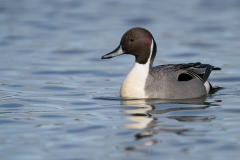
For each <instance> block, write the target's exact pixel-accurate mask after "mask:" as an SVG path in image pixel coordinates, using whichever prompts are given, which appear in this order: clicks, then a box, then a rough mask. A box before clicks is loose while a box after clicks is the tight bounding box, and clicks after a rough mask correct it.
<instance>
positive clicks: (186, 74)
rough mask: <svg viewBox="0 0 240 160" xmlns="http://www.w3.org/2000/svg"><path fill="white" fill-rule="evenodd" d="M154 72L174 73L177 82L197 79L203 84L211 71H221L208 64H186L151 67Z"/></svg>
mask: <svg viewBox="0 0 240 160" xmlns="http://www.w3.org/2000/svg"><path fill="white" fill-rule="evenodd" d="M152 70H153V71H154V72H159V71H160V70H161V72H169V73H172V72H175V73H176V74H177V76H178V81H189V80H191V79H194V78H196V79H199V80H201V81H202V82H203V83H205V82H206V81H207V79H208V77H209V75H210V73H211V72H212V70H221V68H218V67H214V66H212V65H210V64H201V63H199V62H197V63H187V64H168V65H161V66H156V67H153V68H152Z"/></svg>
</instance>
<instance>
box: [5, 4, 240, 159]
mask: <svg viewBox="0 0 240 160" xmlns="http://www.w3.org/2000/svg"><path fill="white" fill-rule="evenodd" d="M0 24H1V25H0V75H1V76H0V97H1V99H0V128H1V129H0V144H1V145H0V158H1V159H4V160H13V159H18V160H26V159H34V160H37V159H57V160H73V159H74V160H75V159H81V160H82V159H119V160H122V159H124V160H127V159H129V160H132V159H156V160H158V159H171V160H175V159H194V160H198V159H204V160H205V159H211V160H225V159H239V156H240V153H239V150H240V134H239V133H240V128H239V126H240V124H239V123H240V116H239V114H240V106H239V104H240V76H239V75H240V74H239V73H240V72H239V68H240V59H239V55H240V53H239V52H240V45H239V44H240V2H239V1H238V0H228V1H223V0H211V1H209V0H195V1H192V0H185V1H178V0H169V1H158V2H155V1H143V0H140V1H125V0H123V1H110V0H109V1H108V0H102V1H95V2H93V1H87V0H85V1H84V0H82V1H80V0H69V1H63V0H51V1H47V0H32V1H30V0H29V1H27V0H21V1H14V0H5V1H0ZM135 26H139V27H145V28H147V29H148V30H150V31H151V32H152V34H153V35H154V38H155V40H156V43H157V44H158V54H157V56H156V60H155V62H154V65H159V64H167V63H188V62H189V63H190V62H198V61H200V62H202V63H211V64H212V65H214V66H217V67H221V68H222V69H223V70H222V71H216V72H213V73H212V74H211V76H210V81H211V83H212V85H213V86H218V87H219V88H218V91H217V92H215V93H213V94H211V95H209V96H208V97H205V98H202V99H193V100H184V101H167V100H158V99H145V100H134V99H127V100H121V99H120V97H119V88H120V86H121V83H122V81H123V80H124V78H125V76H126V74H127V73H128V72H129V71H130V69H131V68H132V66H133V63H134V58H133V57H131V56H128V55H125V56H120V57H116V58H114V59H111V60H101V59H100V58H101V56H102V55H104V54H106V53H108V52H110V51H112V50H113V49H115V48H116V47H117V46H118V44H119V41H120V38H121V36H122V34H123V33H125V32H126V31H127V30H128V29H129V28H132V27H135Z"/></svg>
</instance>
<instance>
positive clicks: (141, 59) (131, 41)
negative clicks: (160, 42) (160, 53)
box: [102, 27, 157, 65]
mask: <svg viewBox="0 0 240 160" xmlns="http://www.w3.org/2000/svg"><path fill="white" fill-rule="evenodd" d="M156 52H157V46H156V43H155V41H154V38H153V36H152V34H151V33H150V32H149V31H148V30H146V29H144V28H139V27H136V28H132V29H130V30H128V31H127V32H126V33H125V34H124V35H123V36H122V39H121V42H120V45H119V46H118V47H117V48H116V49H115V50H113V51H112V52H110V53H108V54H106V55H104V56H102V59H109V58H113V57H116V56H119V55H123V54H131V55H133V56H135V57H136V62H137V63H139V64H146V63H147V61H148V59H149V58H151V65H152V62H153V60H154V58H155V55H156ZM150 56H151V57H150Z"/></svg>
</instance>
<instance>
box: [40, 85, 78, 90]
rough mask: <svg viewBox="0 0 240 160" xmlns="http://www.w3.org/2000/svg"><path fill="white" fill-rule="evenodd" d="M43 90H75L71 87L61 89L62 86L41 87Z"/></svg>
mask: <svg viewBox="0 0 240 160" xmlns="http://www.w3.org/2000/svg"><path fill="white" fill-rule="evenodd" d="M41 89H46V90H57V91H58V90H62V91H63V90H74V89H73V88H70V87H61V86H47V87H41Z"/></svg>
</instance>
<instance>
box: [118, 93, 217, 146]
mask: <svg viewBox="0 0 240 160" xmlns="http://www.w3.org/2000/svg"><path fill="white" fill-rule="evenodd" d="M206 100H207V97H201V98H197V99H188V100H161V99H124V100H122V101H121V104H122V105H125V106H132V107H136V108H134V109H127V110H121V112H122V113H127V114H130V115H129V116H126V117H124V118H125V119H127V120H129V121H131V122H132V123H129V124H125V125H124V127H125V128H128V129H137V130H141V132H140V133H138V134H136V135H135V137H136V138H137V139H141V138H144V137H150V136H153V135H154V134H156V133H159V132H171V133H175V134H183V133H184V132H187V131H189V130H188V129H183V128H182V127H178V126H176V127H173V126H168V125H164V124H162V125H161V126H159V124H157V123H159V120H158V117H159V116H158V115H159V114H165V113H168V112H174V111H180V110H202V109H207V108H209V107H210V106H213V105H216V104H212V103H209V102H206ZM159 108H161V109H159ZM162 108H163V109H162ZM160 118H161V117H160ZM164 118H165V119H166V117H164ZM167 118H169V119H175V120H177V121H180V122H196V121H205V122H209V121H211V120H212V119H214V118H215V117H214V116H167ZM156 126H157V127H156ZM169 128H170V129H169ZM173 128H174V129H173ZM154 142H155V143H156V141H154ZM149 144H154V143H149Z"/></svg>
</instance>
